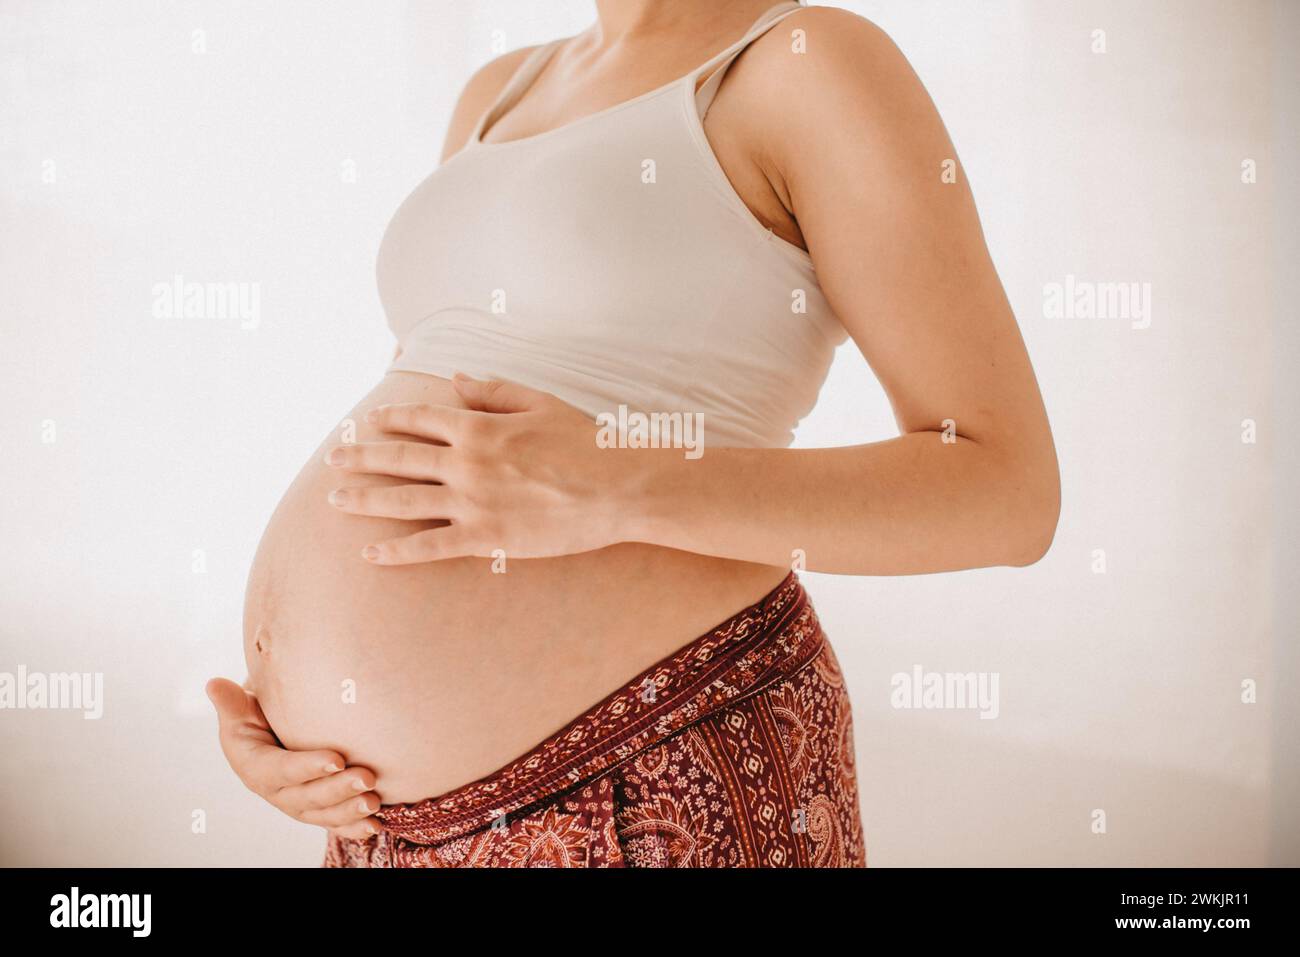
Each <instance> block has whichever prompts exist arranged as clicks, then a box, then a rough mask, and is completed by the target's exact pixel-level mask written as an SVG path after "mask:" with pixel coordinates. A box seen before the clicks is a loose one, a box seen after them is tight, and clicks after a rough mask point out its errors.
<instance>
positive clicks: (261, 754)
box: [248, 745, 344, 791]
mask: <svg viewBox="0 0 1300 957" xmlns="http://www.w3.org/2000/svg"><path fill="white" fill-rule="evenodd" d="M248 764H249V771H250V774H249V776H250V777H251V778H252V779H253V780H254V781H255V782H256V783H257V784H258V785H259V786H260V787H261V789H262V790H264V791H278V790H281V789H283V788H287V787H293V786H294V785H298V784H305V783H306V782H308V781H314V780H315V779H317V778H320V777H324V776H326V775H332V774H335V773H336V772H338V771H341V770H342V769H343V767H344V761H343V756H342V755H341V754H339V753H338V752H337V751H329V750H321V751H286V750H285V749H284V748H280V747H275V746H273V745H266V746H263V747H260V748H258V749H257V750H256V751H255V752H253V754H251V755H250V757H249V762H248Z"/></svg>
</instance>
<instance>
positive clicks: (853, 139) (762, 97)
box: [738, 7, 948, 165]
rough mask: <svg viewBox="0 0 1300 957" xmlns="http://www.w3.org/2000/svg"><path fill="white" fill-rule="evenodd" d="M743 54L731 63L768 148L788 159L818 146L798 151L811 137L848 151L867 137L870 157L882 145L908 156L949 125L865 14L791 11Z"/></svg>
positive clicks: (927, 149)
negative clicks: (743, 59) (743, 58)
mask: <svg viewBox="0 0 1300 957" xmlns="http://www.w3.org/2000/svg"><path fill="white" fill-rule="evenodd" d="M746 59H748V60H749V62H748V63H742V64H738V66H740V67H741V69H743V70H745V71H746V73H747V78H746V79H745V80H744V81H743V82H744V85H745V87H746V93H747V95H746V97H745V98H746V101H747V105H749V106H751V108H752V110H753V113H752V116H753V122H754V123H755V124H756V127H755V131H756V133H758V134H759V135H760V137H761V139H762V140H763V141H764V142H766V143H768V144H770V148H771V151H772V153H773V154H774V155H775V154H778V153H782V152H783V153H784V154H785V156H786V158H787V159H789V160H791V161H792V162H793V161H796V160H798V158H799V156H800V155H802V156H805V157H806V156H808V155H810V154H815V153H816V152H817V151H816V150H808V149H806V147H807V145H808V144H811V143H817V144H818V145H819V147H825V148H827V149H830V150H836V149H842V150H846V151H860V150H861V148H862V147H863V145H864V144H866V143H870V144H872V146H873V150H872V152H873V153H874V154H875V158H876V159H883V156H882V155H881V152H880V148H881V147H882V146H883V147H885V151H886V152H890V153H894V155H895V158H896V159H899V160H902V161H910V160H911V159H914V158H915V156H916V154H917V153H918V152H920V153H924V154H926V155H929V154H930V153H931V152H932V151H934V150H940V151H942V150H943V149H945V148H946V144H947V142H948V140H947V133H946V131H945V130H944V129H943V124H942V122H941V121H940V120H939V117H938V113H937V111H936V110H935V108H934V104H933V102H932V101H931V99H930V96H929V94H928V93H927V92H926V90H925V87H924V86H923V85H922V83H921V80H920V78H919V77H918V76H917V75H916V72H915V70H913V69H912V65H911V64H910V63H909V62H908V60H907V57H905V56H904V55H903V52H902V51H901V50H900V49H899V48H898V46H897V44H895V43H894V41H893V39H892V38H891V37H890V36H889V35H888V34H887V33H886V32H885V31H884V30H882V29H881V28H880V27H879V26H877V25H876V24H874V23H872V22H871V21H870V20H867V19H866V18H864V17H860V16H858V15H857V14H854V13H851V12H849V11H847V10H841V9H838V8H835V7H808V8H806V9H803V10H799V11H797V12H795V13H793V14H791V15H790V16H788V17H786V18H785V20H783V21H781V23H779V24H778V25H777V26H776V27H775V28H773V29H772V30H770V31H769V32H768V33H766V34H764V35H763V36H762V37H760V38H759V40H758V41H756V42H755V43H754V44H753V47H752V49H751V51H747V57H746ZM801 146H802V147H804V148H803V149H802V150H801V149H800V147H801ZM855 147H856V150H855ZM778 158H779V157H778ZM782 165H784V164H782Z"/></svg>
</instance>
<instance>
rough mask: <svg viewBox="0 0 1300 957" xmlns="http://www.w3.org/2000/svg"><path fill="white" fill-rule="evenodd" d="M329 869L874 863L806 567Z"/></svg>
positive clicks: (352, 844)
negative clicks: (804, 578)
mask: <svg viewBox="0 0 1300 957" xmlns="http://www.w3.org/2000/svg"><path fill="white" fill-rule="evenodd" d="M378 817H379V819H380V821H381V822H382V824H383V830H382V831H381V832H380V833H379V834H377V835H375V836H373V837H371V838H369V839H368V840H365V841H355V840H348V839H344V838H338V837H335V836H333V835H331V836H330V839H329V845H328V847H327V849H326V855H325V866H326V867H861V866H864V865H865V864H866V853H865V849H864V846H863V836H862V821H861V817H860V814H859V810H858V790H857V780H856V777H855V773H854V761H853V723H852V716H851V714H850V710H849V699H848V694H847V692H846V690H845V687H844V678H843V676H842V674H841V673H840V668H839V664H838V663H837V662H836V660H835V654H834V652H832V651H831V647H830V644H829V643H828V642H827V640H826V636H825V635H824V634H823V633H822V630H821V626H820V625H819V624H818V621H817V615H816V613H815V612H814V611H813V607H812V605H811V603H810V602H809V600H808V595H807V593H806V592H805V591H804V589H803V586H801V585H800V584H799V580H798V579H797V578H796V577H795V576H794V575H793V574H791V575H790V576H789V577H787V578H786V580H785V581H784V582H782V583H781V585H779V586H778V587H777V588H776V589H775V590H774V591H772V592H771V594H769V595H768V596H767V597H765V598H763V599H762V600H761V601H759V602H757V603H755V604H754V605H752V606H750V607H749V608H746V609H745V610H744V611H742V612H740V613H739V614H737V615H734V616H733V617H732V618H730V619H728V620H727V621H725V622H723V623H722V624H721V625H719V626H718V627H717V628H714V629H713V630H712V631H710V632H709V633H708V634H706V635H704V636H702V637H700V638H698V639H696V640H695V641H693V642H691V643H690V644H689V645H687V646H686V647H684V648H682V649H680V650H679V651H677V652H674V653H673V654H672V655H670V656H669V657H667V658H665V659H664V660H663V661H661V662H659V663H658V664H656V665H654V666H652V667H651V668H649V669H647V670H646V671H644V672H643V673H642V674H640V675H638V676H637V677H636V678H634V679H633V680H632V681H630V682H628V684H627V685H625V686H624V687H623V688H621V689H619V690H618V691H616V692H614V693H613V694H611V695H610V696H609V697H607V698H605V699H604V700H603V701H601V702H600V703H599V704H597V705H595V706H594V707H592V708H591V709H589V710H588V711H587V712H586V713H585V714H583V715H582V716H581V717H578V718H576V719H575V720H573V721H572V722H570V723H569V724H568V725H567V726H566V727H564V728H563V729H562V730H561V731H559V732H558V733H557V734H555V735H554V736H552V737H551V738H549V739H547V740H546V741H544V742H542V743H541V744H539V745H538V746H537V747H535V748H533V749H532V750H531V751H530V752H528V753H527V754H525V755H524V756H522V757H520V758H518V759H516V760H515V761H512V762H511V763H510V764H508V765H506V766H505V767H503V768H502V769H501V770H499V771H497V772H495V773H493V774H491V775H489V776H487V777H485V778H483V779H481V780H479V781H475V782H473V783H472V784H467V785H465V786H463V787H460V788H457V789H456V790H454V791H450V792H448V793H447V794H444V795H442V796H440V797H436V798H429V799H427V800H424V801H420V802H418V803H415V804H395V805H387V806H385V807H383V808H381V809H380V811H379V812H378Z"/></svg>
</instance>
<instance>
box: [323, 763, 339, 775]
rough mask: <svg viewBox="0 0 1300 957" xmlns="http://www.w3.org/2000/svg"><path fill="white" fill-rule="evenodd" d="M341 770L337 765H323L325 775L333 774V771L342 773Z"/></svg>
mask: <svg viewBox="0 0 1300 957" xmlns="http://www.w3.org/2000/svg"><path fill="white" fill-rule="evenodd" d="M342 770H343V769H342V768H341V767H339V766H338V765H337V764H327V765H325V773H326V774H333V773H334V772H335V771H342Z"/></svg>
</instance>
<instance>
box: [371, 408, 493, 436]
mask: <svg viewBox="0 0 1300 957" xmlns="http://www.w3.org/2000/svg"><path fill="white" fill-rule="evenodd" d="M467 415H469V413H467V412H466V411H465V410H464V409H457V408H453V407H452V406H450V405H433V404H431V403H428V402H408V403H400V404H398V405H381V406H379V407H378V408H377V409H371V410H370V411H369V412H367V413H366V421H367V422H369V423H370V424H371V425H373V426H375V428H377V429H379V430H380V431H381V432H394V433H397V434H399V435H415V436H419V437H420V438H425V439H433V440H434V441H437V442H445V443H446V444H447V445H452V444H454V443H453V442H452V439H453V438H454V437H455V436H456V435H457V433H458V432H459V430H460V426H461V424H462V423H463V422H464V420H465V417H466V416H467Z"/></svg>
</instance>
